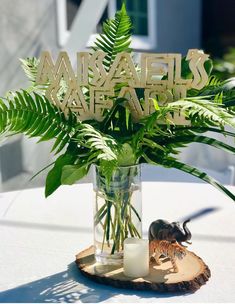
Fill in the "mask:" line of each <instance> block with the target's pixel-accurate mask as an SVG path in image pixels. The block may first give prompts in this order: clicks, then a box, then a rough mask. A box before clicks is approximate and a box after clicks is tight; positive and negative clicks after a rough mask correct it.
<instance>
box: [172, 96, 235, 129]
mask: <svg viewBox="0 0 235 304" xmlns="http://www.w3.org/2000/svg"><path fill="white" fill-rule="evenodd" d="M167 107H168V108H169V109H172V110H173V111H176V110H178V111H180V113H183V114H184V115H185V116H186V117H189V119H190V120H191V122H192V124H195V125H199V124H200V125H207V126H210V125H219V126H224V125H229V126H232V127H235V119H234V116H233V115H231V114H229V113H228V112H227V110H226V108H225V107H223V106H220V104H218V103H213V102H211V101H208V100H205V99H202V98H193V97H192V98H186V99H184V100H178V101H175V102H172V103H169V104H168V106H167Z"/></svg>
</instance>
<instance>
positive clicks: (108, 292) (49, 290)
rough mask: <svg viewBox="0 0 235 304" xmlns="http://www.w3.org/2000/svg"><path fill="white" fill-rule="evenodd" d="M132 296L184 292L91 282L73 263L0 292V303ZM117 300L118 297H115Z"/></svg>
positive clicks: (171, 294) (84, 300)
mask: <svg viewBox="0 0 235 304" xmlns="http://www.w3.org/2000/svg"><path fill="white" fill-rule="evenodd" d="M128 295H129V296H134V299H133V301H132V302H136V301H137V300H138V298H142V299H145V298H146V299H147V298H156V297H157V298H168V297H174V296H177V295H178V296H179V295H181V296H182V295H184V296H187V294H186V293H170V294H163V293H156V292H149V291H148V292H143V291H136V290H124V289H117V288H112V287H110V286H104V285H100V284H97V283H94V282H92V281H90V280H88V279H87V278H85V277H83V276H82V275H81V274H80V272H79V271H78V269H77V266H76V264H75V263H71V264H70V265H69V266H68V270H67V271H64V272H60V273H57V274H54V275H52V276H49V277H46V278H42V279H40V280H37V281H34V282H31V283H28V284H25V285H22V286H19V287H16V288H13V289H9V290H7V291H3V292H0V303H12V302H13V303H29V302H32V303H38V302H40V303H41V302H44V303H60V302H65V303H74V302H77V301H79V302H83V303H98V302H101V301H105V300H108V299H110V298H112V297H114V296H119V297H121V298H120V301H121V302H123V300H124V299H123V296H128ZM116 301H117V300H116Z"/></svg>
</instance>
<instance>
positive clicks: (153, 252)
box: [149, 240, 186, 272]
mask: <svg viewBox="0 0 235 304" xmlns="http://www.w3.org/2000/svg"><path fill="white" fill-rule="evenodd" d="M161 255H164V256H165V257H168V258H169V259H170V260H171V263H172V266H173V269H174V272H178V271H179V269H178V267H177V264H176V258H178V259H180V260H181V259H183V257H184V256H185V255H186V251H185V248H184V247H182V246H181V245H179V244H178V243H177V242H174V243H172V242H169V241H164V240H163V241H161V240H153V241H150V243H149V256H150V259H151V257H153V258H154V259H155V261H156V263H157V265H161V261H160V256H161Z"/></svg>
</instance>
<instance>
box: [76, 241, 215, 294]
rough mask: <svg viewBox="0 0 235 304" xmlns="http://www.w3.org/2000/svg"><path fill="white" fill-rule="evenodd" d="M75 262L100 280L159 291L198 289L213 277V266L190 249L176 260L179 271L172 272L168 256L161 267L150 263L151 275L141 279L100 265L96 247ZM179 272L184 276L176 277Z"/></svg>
mask: <svg viewBox="0 0 235 304" xmlns="http://www.w3.org/2000/svg"><path fill="white" fill-rule="evenodd" d="M76 264H77V266H78V268H79V270H80V271H81V273H82V274H83V275H84V276H86V277H87V278H89V279H91V280H93V281H95V282H97V283H100V284H105V285H110V286H113V287H117V288H124V289H134V290H149V291H151V290H152V291H156V292H195V291H196V290H198V289H199V288H200V287H201V286H202V285H204V284H206V282H207V281H208V280H209V278H210V276H211V272H210V269H209V267H208V266H207V265H206V264H205V263H204V262H203V260H202V259H201V258H200V257H198V256H197V255H196V254H195V253H193V252H191V251H188V250H187V254H186V257H185V258H184V259H183V260H181V261H178V260H177V264H178V266H179V272H178V274H177V273H173V272H172V271H171V269H170V268H171V263H170V261H169V259H164V260H163V263H162V264H161V265H160V266H156V265H153V266H150V274H149V276H147V277H145V278H138V279H132V278H128V277H126V276H125V275H124V274H123V268H122V266H115V265H101V264H97V263H96V262H95V258H94V247H93V246H91V247H89V248H87V249H85V250H83V251H82V252H80V253H79V254H77V255H76ZM179 274H180V277H181V278H183V279H179V278H178V279H177V277H179Z"/></svg>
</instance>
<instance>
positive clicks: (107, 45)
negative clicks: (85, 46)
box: [93, 4, 132, 71]
mask: <svg viewBox="0 0 235 304" xmlns="http://www.w3.org/2000/svg"><path fill="white" fill-rule="evenodd" d="M131 28H132V25H131V20H130V17H129V16H128V15H127V12H126V8H125V5H124V4H123V5H122V8H121V10H120V11H118V12H117V13H116V14H115V18H114V19H111V20H108V21H106V22H104V24H103V34H101V35H99V37H98V38H97V39H96V41H95V47H93V49H94V50H97V49H99V50H102V51H104V52H105V53H106V54H107V55H106V56H105V58H104V61H103V63H104V66H105V68H106V70H107V71H109V69H110V66H111V65H112V63H113V61H114V59H115V57H116V55H117V54H118V53H120V52H131V49H130V48H129V46H130V43H131V38H130V37H131V35H130V34H131V33H130V32H131Z"/></svg>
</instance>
